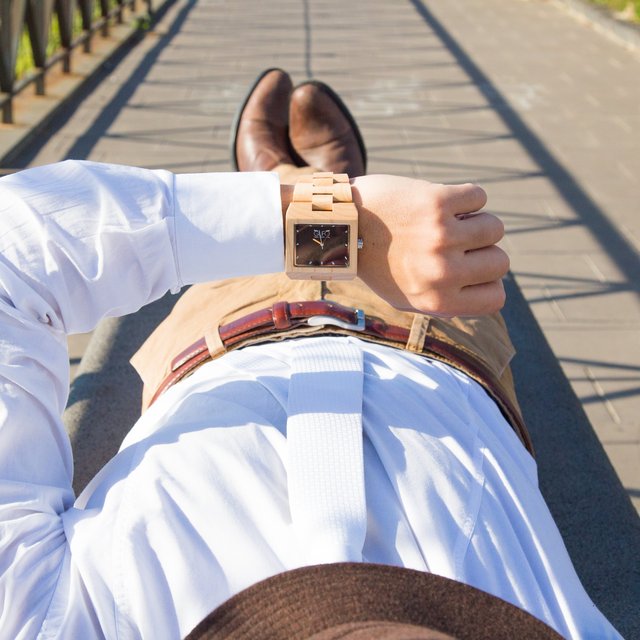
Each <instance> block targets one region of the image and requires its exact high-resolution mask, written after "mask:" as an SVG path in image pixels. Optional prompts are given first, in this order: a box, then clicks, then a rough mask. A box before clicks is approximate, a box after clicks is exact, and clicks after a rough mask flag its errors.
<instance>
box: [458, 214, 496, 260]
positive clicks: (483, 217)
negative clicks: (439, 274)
mask: <svg viewBox="0 0 640 640" xmlns="http://www.w3.org/2000/svg"><path fill="white" fill-rule="evenodd" d="M457 222H458V225H457V232H458V233H460V246H461V247H462V248H463V249H464V250H465V251H472V250H474V249H482V248H483V247H490V246H491V245H494V244H496V243H497V242H500V240H502V238H503V237H504V224H503V223H502V220H500V218H498V217H496V216H494V215H493V214H491V213H487V212H481V213H475V214H472V215H467V216H466V217H464V218H458V221H457Z"/></svg>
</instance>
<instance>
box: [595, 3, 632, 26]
mask: <svg viewBox="0 0 640 640" xmlns="http://www.w3.org/2000/svg"><path fill="white" fill-rule="evenodd" d="M591 2H593V3H594V4H597V5H600V6H603V7H607V8H608V9H610V10H611V11H613V12H615V13H621V14H624V15H625V16H628V17H629V19H631V20H633V21H634V22H640V0H591Z"/></svg>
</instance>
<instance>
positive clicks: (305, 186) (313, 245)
mask: <svg viewBox="0 0 640 640" xmlns="http://www.w3.org/2000/svg"><path fill="white" fill-rule="evenodd" d="M285 238H286V242H285V271H286V273H287V275H288V276H289V277H290V278H294V279H297V280H350V279H352V278H355V277H356V274H357V272H358V248H359V246H361V243H362V241H361V240H359V239H358V210H357V208H356V205H355V204H354V203H353V199H352V197H351V185H350V183H349V176H348V175H347V174H346V173H330V172H321V173H314V174H312V175H307V176H302V177H301V178H300V179H299V180H298V181H297V183H296V185H295V188H294V191H293V198H292V200H291V204H290V205H289V207H288V209H287V216H286V224H285Z"/></svg>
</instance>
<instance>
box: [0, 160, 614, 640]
mask: <svg viewBox="0 0 640 640" xmlns="http://www.w3.org/2000/svg"><path fill="white" fill-rule="evenodd" d="M280 207H281V203H280V198H279V189H278V182H277V178H276V177H275V176H274V175H271V174H239V173H235V174H202V175H172V174H170V173H167V172H161V171H146V170H142V169H134V168H128V167H121V166H114V165H100V164H94V163H87V162H65V163H62V164H59V165H53V166H48V167H41V168H36V169H31V170H28V171H24V172H21V173H18V174H15V175H12V176H8V177H5V178H2V179H1V180H0V545H1V546H0V603H1V604H0V607H1V610H0V637H2V638H11V639H17V638H64V639H72V640H92V639H93V638H108V639H116V638H118V639H125V638H126V639H129V638H153V639H160V638H171V639H174V638H180V637H181V636H184V635H185V634H186V633H188V632H189V631H190V630H191V628H192V627H193V626H195V625H196V624H197V623H198V622H199V621H200V619H202V618H203V617H204V616H205V615H206V614H207V613H208V612H209V611H211V610H212V609H213V608H215V607H216V606H217V605H218V604H220V603H221V602H223V601H224V600H226V599H227V598H228V597H229V596H231V595H233V594H235V593H237V592H238V591H240V590H241V589H243V588H245V587H247V586H249V585H251V584H253V583H255V582H256V581H258V580H260V579H263V578H266V577H268V576H271V575H273V574H276V573H279V572H282V571H285V570H288V569H293V568H295V567H300V566H303V565H308V564H315V563H324V562H340V561H344V560H355V561H360V560H361V561H367V562H380V563H388V564H392V565H398V566H404V567H410V568H413V569H419V570H424V571H431V572H434V573H438V574H440V575H443V576H447V577H449V578H453V579H455V580H459V581H462V582H465V583H468V584H471V585H473V586H476V587H478V588H480V589H483V590H485V591H488V592H490V593H493V594H495V595H497V596H499V597H501V598H503V599H505V600H508V601H509V602H512V603H514V604H516V605H518V606H520V607H522V608H524V609H526V610H527V611H529V612H531V613H532V614H533V615H535V616H537V617H538V618H540V619H541V620H543V621H545V622H547V623H548V624H550V625H551V626H553V627H554V628H555V629H556V630H558V631H559V632H560V633H561V634H563V635H564V636H566V637H570V638H597V639H599V640H602V639H604V638H619V637H620V636H619V635H618V634H617V633H616V631H615V630H614V629H613V628H612V627H611V625H610V624H609V623H608V622H607V621H606V620H605V618H604V617H603V616H602V615H601V613H600V612H599V611H598V610H597V609H596V608H595V606H594V605H593V603H592V602H591V600H590V599H589V597H588V596H587V594H586V593H585V591H584V589H583V587H582V585H581V584H580V581H579V579H578V577H577V576H576V573H575V571H574V569H573V566H572V564H571V561H570V559H569V557H568V554H567V552H566V549H565V547H564V545H563V542H562V540H561V538H560V535H559V533H558V530H557V528H556V526H555V524H554V522H553V520H552V518H551V515H550V514H549V511H548V509H547V507H546V505H545V503H544V501H543V499H542V496H541V494H540V492H539V490H538V487H537V477H536V466H535V463H534V461H533V459H532V458H531V457H530V455H529V454H528V453H527V452H526V451H525V449H524V448H523V447H522V445H521V443H520V441H519V440H518V438H517V437H516V436H515V434H514V433H513V431H512V429H511V428H510V427H509V425H508V424H507V423H506V422H505V421H504V419H503V418H502V416H501V414H500V412H499V411H498V409H497V408H496V406H495V404H494V403H493V402H492V401H491V400H490V399H489V398H488V396H487V395H486V394H485V392H484V391H483V390H482V389H481V387H480V386H479V385H477V384H476V383H475V382H473V381H471V380H470V379H469V378H467V377H466V376H464V375H463V374H461V373H459V372H457V371H455V370H454V369H451V368H449V367H447V366H445V365H443V364H441V363H438V362H432V361H429V360H428V359H427V358H424V357H420V356H417V355H414V354H410V353H408V352H403V351H400V350H396V349H393V348H389V347H384V346H380V345H374V344H371V343H367V342H362V341H360V340H358V339H355V338H348V337H325V338H307V339H303V340H290V341H285V342H282V343H279V344H269V345H259V346H252V347H248V348H245V349H241V350H238V351H234V352H232V353H229V354H227V355H225V356H224V357H222V358H220V359H218V360H215V361H213V362H210V363H208V364H206V365H205V366H203V367H201V368H200V369H199V370H198V371H197V372H196V373H195V374H194V375H193V376H191V377H190V378H188V379H186V380H184V381H182V382H180V383H179V384H177V385H176V386H175V387H173V388H171V389H170V390H169V391H168V392H167V393H165V394H164V395H163V396H161V398H160V399H159V400H158V401H157V402H156V403H155V404H154V405H153V406H152V407H151V409H149V410H148V411H147V412H146V413H145V414H144V416H143V417H142V418H141V419H140V420H139V421H138V422H137V423H136V424H135V425H133V427H132V429H131V431H130V432H129V434H128V436H127V437H126V439H125V441H124V442H123V443H122V446H121V448H120V451H119V453H118V454H117V455H116V456H115V457H114V458H113V460H111V461H110V462H109V463H108V464H107V465H106V466H105V467H104V468H103V469H102V470H101V471H100V473H99V474H98V475H97V476H96V478H94V480H93V481H92V482H91V483H90V484H89V486H88V487H87V488H86V489H85V490H84V491H83V493H82V494H81V495H80V496H79V497H78V498H77V499H76V498H75V496H74V495H73V491H72V488H71V481H72V474H73V469H72V456H71V450H70V445H69V440H68V438H67V435H66V433H65V430H64V427H63V424H62V421H61V415H62V412H63V410H64V407H65V404H66V401H67V393H68V376H69V370H68V355H67V349H66V335H67V334H70V333H75V332H84V331H88V330H91V329H92V328H93V327H94V326H95V325H96V324H97V322H98V321H99V320H100V319H101V318H103V317H105V316H113V315H120V314H125V313H130V312H133V311H135V310H137V309H138V308H140V307H141V306H142V305H144V304H146V303H148V302H151V301H152V300H155V299H157V298H158V297H160V296H161V295H162V294H164V293H165V292H166V291H167V290H173V291H177V290H178V289H179V288H180V287H182V286H183V285H186V284H192V283H196V282H204V281H207V280H213V279H220V278H224V277H231V276H240V275H252V274H260V273H270V272H275V271H278V270H281V269H282V246H283V242H282V221H281V211H280ZM96 428H99V425H96Z"/></svg>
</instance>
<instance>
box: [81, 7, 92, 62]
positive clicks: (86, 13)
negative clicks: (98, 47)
mask: <svg viewBox="0 0 640 640" xmlns="http://www.w3.org/2000/svg"><path fill="white" fill-rule="evenodd" d="M78 2H79V3H80V14H81V16H82V29H83V30H84V31H85V32H86V39H85V41H84V47H83V51H84V52H85V53H91V38H93V0H78Z"/></svg>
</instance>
